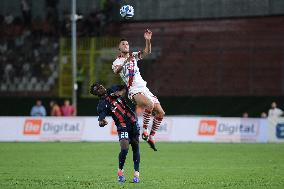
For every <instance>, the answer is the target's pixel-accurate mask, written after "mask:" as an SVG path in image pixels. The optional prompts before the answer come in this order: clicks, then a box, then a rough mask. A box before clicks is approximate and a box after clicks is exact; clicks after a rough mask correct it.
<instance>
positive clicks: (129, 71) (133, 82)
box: [112, 51, 147, 89]
mask: <svg viewBox="0 0 284 189" xmlns="http://www.w3.org/2000/svg"><path fill="white" fill-rule="evenodd" d="M130 56H132V58H131V60H130V61H129V62H128V63H126V64H125V65H124V66H123V68H122V70H121V72H120V73H119V75H120V77H121V79H122V80H123V82H124V83H125V84H126V85H127V87H128V89H130V88H132V87H146V84H147V82H146V81H144V80H143V79H142V77H141V74H140V71H139V67H138V66H137V61H138V60H141V59H142V56H141V52H140V51H139V52H133V53H130ZM125 60H126V58H123V57H121V56H118V57H117V58H116V60H115V61H114V62H113V63H112V69H113V71H116V69H117V66H118V65H123V63H124V61H125Z"/></svg>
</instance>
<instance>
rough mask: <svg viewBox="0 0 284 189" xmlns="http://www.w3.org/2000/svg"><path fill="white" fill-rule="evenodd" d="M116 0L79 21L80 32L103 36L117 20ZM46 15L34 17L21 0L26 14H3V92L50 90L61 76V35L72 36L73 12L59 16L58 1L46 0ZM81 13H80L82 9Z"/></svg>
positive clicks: (0, 61) (0, 47) (0, 63)
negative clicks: (108, 27)
mask: <svg viewBox="0 0 284 189" xmlns="http://www.w3.org/2000/svg"><path fill="white" fill-rule="evenodd" d="M115 2H116V1H114V0H104V1H103V5H102V8H101V9H98V10H94V11H92V12H90V13H88V14H87V15H83V18H82V19H80V20H78V22H77V24H78V25H77V34H78V36H79V37H80V36H100V35H102V33H104V28H105V26H106V25H107V24H108V23H110V22H112V21H113V18H114V17H113V16H111V14H112V13H113V10H114V8H115V6H116V5H117V4H116V3H115ZM45 5H46V11H45V12H46V16H45V18H44V19H41V18H34V17H33V15H32V13H31V7H30V6H31V5H30V4H29V1H27V0H21V10H22V16H14V15H13V14H12V13H8V14H6V15H0V28H1V30H0V92H3V91H4V92H5V91H10V92H14V91H20V92H23V91H46V92H47V91H50V90H52V88H53V87H54V86H56V82H55V81H56V79H57V78H58V69H59V68H58V54H59V37H60V36H65V37H67V36H70V33H71V20H70V13H69V11H66V12H65V13H64V16H63V19H62V20H59V15H58V7H57V6H58V1H57V0H46V3H45ZM79 14H80V13H79Z"/></svg>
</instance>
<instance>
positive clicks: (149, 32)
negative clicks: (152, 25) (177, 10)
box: [144, 29, 152, 40]
mask: <svg viewBox="0 0 284 189" xmlns="http://www.w3.org/2000/svg"><path fill="white" fill-rule="evenodd" d="M144 38H145V39H146V40H150V39H151V38H152V32H151V31H150V30H149V29H146V30H145V33H144Z"/></svg>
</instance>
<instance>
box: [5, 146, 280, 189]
mask: <svg viewBox="0 0 284 189" xmlns="http://www.w3.org/2000/svg"><path fill="white" fill-rule="evenodd" d="M157 147H158V151H157V152H154V151H152V150H151V149H150V148H149V147H148V145H147V144H146V143H144V142H141V149H140V150H141V165H140V174H141V183H139V184H134V183H131V181H132V176H133V163H132V151H131V150H130V151H129V153H128V158H127V162H126V165H125V175H126V179H127V181H126V183H124V184H119V183H118V182H117V181H116V172H117V156H118V152H119V144H118V142H116V143H111V142H109V143H98V142H94V143H91V142H80V143H60V142H55V143H52V142H51V143H0V188H1V189H9V188H27V189H33V188H50V189H51V188H52V189H53V188H68V189H69V188H76V189H77V188H94V189H95V188H153V189H155V188H171V189H173V188H198V189H200V188H244V189H253V188H263V189H264V188H279V189H280V188H281V189H283V188H284V144H210V143H162V142H161V143H157Z"/></svg>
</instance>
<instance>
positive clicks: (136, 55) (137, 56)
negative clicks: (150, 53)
mask: <svg viewBox="0 0 284 189" xmlns="http://www.w3.org/2000/svg"><path fill="white" fill-rule="evenodd" d="M132 55H133V56H134V57H135V59H136V61H138V60H142V52H141V51H138V52H133V53H132Z"/></svg>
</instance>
